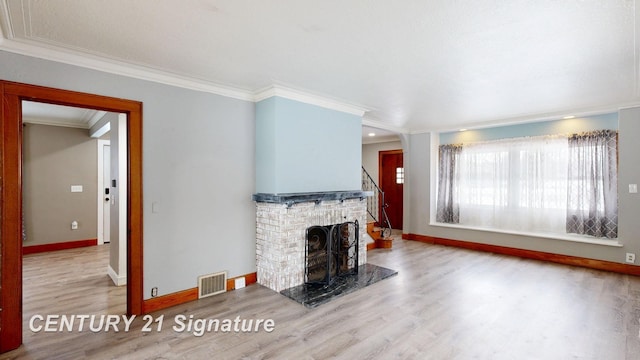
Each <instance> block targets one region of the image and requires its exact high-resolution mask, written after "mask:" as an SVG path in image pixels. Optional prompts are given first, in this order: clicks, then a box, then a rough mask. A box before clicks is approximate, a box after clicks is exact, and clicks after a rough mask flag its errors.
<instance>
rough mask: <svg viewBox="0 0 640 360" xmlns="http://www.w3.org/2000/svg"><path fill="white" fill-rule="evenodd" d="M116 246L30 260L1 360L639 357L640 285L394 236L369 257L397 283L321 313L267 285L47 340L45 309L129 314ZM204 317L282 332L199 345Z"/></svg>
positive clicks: (216, 337) (211, 338) (213, 337)
mask: <svg viewBox="0 0 640 360" xmlns="http://www.w3.org/2000/svg"><path fill="white" fill-rule="evenodd" d="M108 256H109V247H108V245H106V246H94V247H90V248H82V249H71V250H64V251H58V252H52V253H42V254H33V255H27V256H25V257H24V279H25V280H24V294H25V295H24V296H25V299H24V327H25V333H24V345H23V346H22V347H20V348H19V349H17V350H14V351H12V352H9V353H6V354H2V355H0V359H14V358H15V359H52V358H61V359H64V358H74V359H102V358H105V359H107V358H125V359H154V358H164V359H173V358H188V359H193V358H211V359H240V358H248V359H267V358H270V359H291V358H296V359H326V358H332V357H333V358H338V359H392V358H398V359H470V358H475V359H516V358H517V359H569V358H571V359H637V358H638V355H639V354H640V278H638V277H633V276H629V275H621V274H614V273H608V272H603V271H597V270H590V269H583V268H576V267H570V266H564V265H558V264H551V263H542V262H539V261H535V260H527V259H520V258H513V257H507V256H502V255H496V254H487V253H479V252H474V251H471V250H465V249H456V248H449V247H445V246H440V245H429V244H424V243H419V242H414V241H406V240H402V239H400V238H399V237H396V238H395V241H394V246H393V249H391V250H386V249H376V250H371V251H369V252H368V254H367V257H368V261H369V262H370V263H372V264H375V265H378V266H384V267H387V268H390V269H394V270H397V271H398V275H397V276H394V277H391V278H389V279H386V280H383V281H381V282H379V283H376V284H373V285H371V286H369V287H367V288H364V289H362V290H359V291H357V292H355V293H352V294H348V295H345V296H343V297H341V298H338V299H336V300H333V301H331V302H330V303H327V304H324V305H321V306H319V307H317V308H315V309H307V308H305V307H304V306H302V305H300V304H298V303H296V302H294V301H292V300H290V299H288V298H286V297H284V296H282V295H280V294H278V293H275V292H274V291H272V290H270V289H267V288H265V287H262V286H260V285H251V286H248V287H246V288H243V289H238V290H235V291H231V292H228V293H225V294H221V295H217V296H213V297H210V298H205V299H202V300H198V301H194V302H190V303H186V304H182V305H179V306H175V307H172V308H169V309H164V310H161V311H158V312H156V313H153V314H151V315H152V316H153V318H154V319H157V318H159V317H160V316H162V315H164V324H163V325H164V327H163V329H162V331H159V332H157V331H152V332H149V333H145V332H143V331H142V327H143V325H144V321H143V320H142V319H141V318H137V319H136V320H135V321H134V323H133V325H132V328H131V329H130V330H129V332H127V333H125V332H122V331H121V332H118V333H114V332H113V331H112V332H109V333H104V332H99V333H92V332H90V331H86V330H85V331H82V332H79V331H72V332H62V333H60V332H49V333H46V332H38V333H34V332H31V331H30V330H29V324H28V322H29V319H30V318H31V317H32V316H33V315H35V314H41V315H45V316H46V315H47V314H69V315H71V314H97V315H107V314H111V315H117V314H124V313H125V309H126V299H125V297H126V296H125V291H126V288H125V287H116V286H114V285H113V284H112V283H111V281H110V279H109V277H108V276H107V275H106V268H107V263H108ZM181 314H182V315H186V316H187V317H188V316H190V315H193V318H194V319H205V320H209V319H219V320H223V319H231V320H233V319H235V318H236V317H240V318H241V319H253V320H255V319H273V320H274V321H275V324H276V325H275V330H274V331H273V332H270V333H268V332H265V331H258V332H251V333H235V332H230V333H222V332H218V333H215V332H211V333H205V334H204V335H202V336H195V335H194V332H188V331H181V332H176V331H174V330H173V329H172V326H174V325H176V323H175V321H174V320H175V317H176V316H177V315H181Z"/></svg>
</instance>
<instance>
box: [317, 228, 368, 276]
mask: <svg viewBox="0 0 640 360" xmlns="http://www.w3.org/2000/svg"><path fill="white" fill-rule="evenodd" d="M358 233H359V227H358V221H357V220H356V221H353V222H344V223H340V224H334V225H325V226H320V225H315V226H311V227H309V228H307V236H306V237H307V238H306V253H305V255H306V256H305V262H306V264H305V282H306V283H307V284H315V283H320V284H330V283H331V282H332V281H333V280H334V279H336V277H339V276H344V275H349V274H356V273H357V272H358V251H359V246H358Z"/></svg>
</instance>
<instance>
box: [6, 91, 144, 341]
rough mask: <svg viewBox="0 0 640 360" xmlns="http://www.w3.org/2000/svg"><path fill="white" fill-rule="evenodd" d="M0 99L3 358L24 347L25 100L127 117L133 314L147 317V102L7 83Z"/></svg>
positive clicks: (129, 288)
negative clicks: (144, 158)
mask: <svg viewBox="0 0 640 360" xmlns="http://www.w3.org/2000/svg"><path fill="white" fill-rule="evenodd" d="M0 97H1V98H2V101H1V102H0V115H1V119H0V120H1V124H0V150H1V152H0V175H1V179H2V180H1V184H0V185H1V189H0V214H2V217H1V223H0V304H2V308H1V309H0V353H1V352H6V351H9V350H12V349H15V348H17V347H19V346H20V344H21V343H22V331H23V328H22V169H21V163H22V101H23V100H28V101H35V102H44V103H50V104H57V105H66V106H73V107H81V108H94V109H99V110H103V111H109V112H117V113H124V114H126V115H127V118H128V119H127V124H126V128H127V134H128V136H127V138H126V144H127V147H128V150H129V151H128V154H127V163H128V183H127V188H128V192H127V196H126V204H127V209H128V210H129V211H127V241H126V244H127V246H126V248H127V265H126V267H127V274H128V277H129V279H128V282H127V314H128V315H138V314H142V313H143V297H142V289H143V288H142V278H143V276H142V275H143V274H142V260H143V259H142V103H140V102H137V101H131V100H125V99H117V98H111V97H105V96H99V95H92V94H86V93H79V92H74V91H68V90H60V89H52V88H46V87H40V86H34V85H27V84H20V83H14V82H7V81H0ZM123 200H124V199H123Z"/></svg>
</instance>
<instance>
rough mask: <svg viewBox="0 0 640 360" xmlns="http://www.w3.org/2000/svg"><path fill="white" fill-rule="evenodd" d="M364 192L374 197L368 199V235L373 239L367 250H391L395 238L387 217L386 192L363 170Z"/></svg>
mask: <svg viewBox="0 0 640 360" xmlns="http://www.w3.org/2000/svg"><path fill="white" fill-rule="evenodd" d="M362 190H363V191H372V192H373V196H370V197H368V198H367V213H368V214H369V216H368V217H369V219H368V221H367V233H368V234H369V236H371V238H372V239H373V242H372V243H368V244H367V250H371V249H391V247H392V244H393V238H392V237H391V223H390V222H389V217H388V216H387V211H386V208H387V206H389V205H388V204H387V203H385V201H384V192H383V191H382V189H380V187H378V185H377V184H376V182H375V181H374V180H373V178H371V175H369V173H368V172H367V170H365V168H364V167H363V168H362Z"/></svg>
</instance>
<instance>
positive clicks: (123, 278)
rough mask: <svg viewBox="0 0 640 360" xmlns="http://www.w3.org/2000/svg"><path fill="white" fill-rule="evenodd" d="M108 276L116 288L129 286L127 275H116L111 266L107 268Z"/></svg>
mask: <svg viewBox="0 0 640 360" xmlns="http://www.w3.org/2000/svg"><path fill="white" fill-rule="evenodd" d="M107 274H108V275H109V277H110V278H111V281H113V283H114V284H115V285H116V286H123V285H127V274H120V275H118V274H116V272H115V270H113V268H112V267H111V265H109V266H108V267H107Z"/></svg>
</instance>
